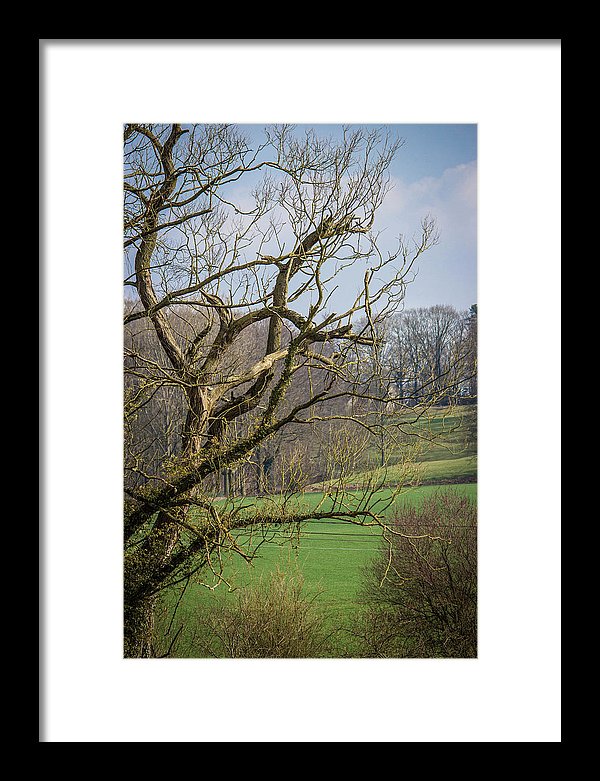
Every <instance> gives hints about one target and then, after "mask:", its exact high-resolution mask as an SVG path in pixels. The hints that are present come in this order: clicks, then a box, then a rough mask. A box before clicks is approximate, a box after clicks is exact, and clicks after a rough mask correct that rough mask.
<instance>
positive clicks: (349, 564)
mask: <svg viewBox="0 0 600 781" xmlns="http://www.w3.org/2000/svg"><path fill="white" fill-rule="evenodd" d="M445 488H448V486H444V487H442V486H435V485H424V486H418V487H409V488H406V489H405V490H404V491H403V492H402V493H401V494H400V495H399V496H397V497H395V498H394V499H393V500H392V491H391V490H386V489H382V490H381V491H379V493H378V496H377V499H378V500H379V501H380V503H381V508H382V512H385V514H386V515H387V517H389V518H391V517H392V516H393V514H394V512H395V510H396V509H397V506H398V505H399V504H402V503H407V504H419V503H420V502H422V501H423V499H424V498H425V497H427V496H431V494H432V493H434V492H435V491H439V490H444V489H445ZM452 490H455V491H458V492H460V493H461V494H463V495H466V496H468V497H469V498H470V499H472V500H473V501H476V492H477V486H476V484H475V483H464V484H460V485H455V486H452ZM355 493H356V496H355V497H354V498H355V501H356V502H360V500H361V498H362V497H361V495H360V492H355ZM298 501H299V502H301V503H302V506H303V507H304V508H309V511H310V508H316V507H317V506H322V505H323V501H324V497H323V494H322V493H321V492H311V493H305V494H303V495H302V496H301V497H300V498H299V499H298ZM251 535H252V539H251ZM259 535H261V536H259ZM259 535H257V532H256V531H255V532H250V531H247V530H242V531H239V532H238V533H237V537H238V541H239V542H240V543H241V544H244V543H248V542H250V541H252V542H253V543H255V544H257V543H260V545H259V547H258V550H257V553H256V556H255V558H254V559H253V560H252V561H251V562H246V561H244V559H242V558H241V557H240V556H239V555H238V554H236V553H228V554H224V556H223V565H224V566H223V576H224V578H225V580H226V581H227V584H228V585H226V584H225V583H221V585H219V586H218V587H217V588H216V589H214V590H211V589H210V588H207V586H206V585H202V584H200V583H199V582H190V583H188V585H187V586H186V587H185V589H184V588H183V587H174V588H173V589H171V590H170V591H169V592H167V593H166V594H165V596H164V598H163V602H162V607H163V610H162V611H160V614H159V619H158V634H159V636H160V637H159V641H160V643H161V644H162V645H164V646H167V645H168V644H169V640H170V638H172V637H174V635H175V633H177V632H179V635H178V637H177V643H176V646H174V653H173V655H175V656H178V657H198V656H203V655H205V654H203V653H202V650H201V648H199V647H198V643H197V637H198V635H201V634H202V622H203V616H204V615H205V614H206V611H210V609H211V608H212V607H214V606H215V605H218V604H224V603H225V604H226V603H227V602H228V601H229V602H231V601H232V600H235V599H236V597H237V593H238V590H240V589H245V588H247V587H248V586H252V585H257V584H260V583H264V582H266V580H267V579H268V577H269V575H270V574H271V573H273V572H276V571H277V570H280V571H283V572H285V573H288V574H290V575H292V576H293V577H295V578H296V579H297V578H301V579H302V581H303V584H304V585H303V593H304V594H305V596H306V597H308V598H311V599H314V601H315V605H316V606H318V607H319V608H320V609H321V610H322V611H323V612H324V613H325V614H326V616H327V624H328V625H329V627H330V629H331V632H332V643H331V650H330V653H331V655H333V656H352V655H353V649H354V646H353V639H352V635H351V633H350V632H349V631H348V627H350V626H351V622H352V618H353V616H354V615H355V614H356V611H357V609H359V608H360V590H361V584H362V578H363V571H364V568H365V567H366V566H367V565H368V564H369V562H370V561H371V560H372V558H373V557H374V556H375V555H376V554H377V552H378V551H379V550H380V549H381V546H382V539H381V528H380V527H379V526H360V525H354V524H350V523H346V522H343V521H340V520H314V521H307V522H305V523H303V524H302V525H301V527H300V528H299V529H298V528H297V527H294V529H293V530H290V529H286V528H283V527H279V528H275V529H269V530H268V531H264V532H260V533H259ZM203 574H204V575H205V574H206V573H203ZM209 585H210V584H209Z"/></svg>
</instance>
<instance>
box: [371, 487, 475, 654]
mask: <svg viewBox="0 0 600 781" xmlns="http://www.w3.org/2000/svg"><path fill="white" fill-rule="evenodd" d="M392 528H393V531H394V534H392V535H390V540H389V545H388V546H386V548H385V550H382V552H381V553H380V554H379V555H378V556H377V557H376V559H375V560H374V561H373V563H372V564H371V565H370V566H369V567H368V568H367V569H366V571H365V585H364V589H363V597H364V599H365V603H366V609H365V612H364V614H363V616H362V618H361V621H360V626H359V628H358V629H357V633H358V634H359V635H360V637H361V640H362V643H363V655H364V656H369V657H418V658H423V657H428V658H430V657H443V658H447V657H455V658H456V657H458V658H467V657H469V658H472V657H475V656H477V510H476V506H475V504H474V503H473V502H471V501H470V500H469V499H468V498H466V497H464V496H461V495H459V494H457V493H455V492H453V491H451V490H446V491H440V492H437V493H436V494H435V495H434V496H433V497H432V498H430V499H428V500H426V501H425V502H424V503H423V505H422V506H421V507H408V506H407V507H404V508H403V509H402V510H401V511H400V512H399V513H398V514H397V516H396V517H395V519H394V522H393V527H392Z"/></svg>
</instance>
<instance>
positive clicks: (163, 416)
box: [123, 123, 477, 659]
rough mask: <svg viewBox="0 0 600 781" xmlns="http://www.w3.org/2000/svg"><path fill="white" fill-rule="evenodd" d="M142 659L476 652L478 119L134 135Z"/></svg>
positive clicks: (131, 538) (188, 128) (128, 336)
mask: <svg viewBox="0 0 600 781" xmlns="http://www.w3.org/2000/svg"><path fill="white" fill-rule="evenodd" d="M123 161H124V179H123V197H124V253H125V264H124V266H125V268H124V271H125V278H124V339H123V348H124V363H123V366H124V380H123V388H124V429H123V430H124V531H125V533H124V614H123V629H124V631H123V634H124V652H123V653H124V657H126V658H162V659H164V658H190V657H191V658H216V657H226V658H282V657H283V658H476V657H477V300H476V294H477V284H476V272H477V268H476V267H477V247H476V244H477V230H476V226H477V216H476V208H477V126H476V125H474V124H449V125H445V124H440V125H382V126H381V125H380V126H374V125H358V126H355V125H320V124H315V125H268V124H266V125H260V124H252V125H234V124H179V123H172V124H137V123H127V124H125V126H124V158H123Z"/></svg>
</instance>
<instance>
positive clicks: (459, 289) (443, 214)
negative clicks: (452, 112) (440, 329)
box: [240, 124, 477, 310]
mask: <svg viewBox="0 0 600 781" xmlns="http://www.w3.org/2000/svg"><path fill="white" fill-rule="evenodd" d="M240 127H241V128H243V129H244V130H245V131H246V132H247V133H248V135H249V136H250V137H251V138H253V139H257V140H260V139H261V138H262V129H263V126H262V125H245V126H240ZM306 127H309V126H307V125H297V128H298V130H299V131H301V130H303V129H304V128H306ZM312 127H314V128H317V129H318V130H320V131H322V132H323V133H324V134H327V135H334V136H335V135H338V134H339V133H340V127H341V126H340V125H327V124H322V125H313V126H312ZM363 127H368V126H363ZM386 127H388V128H389V129H391V130H392V131H394V132H395V133H397V134H398V135H399V136H400V137H401V138H403V139H404V142H405V143H404V145H403V146H402V147H401V148H400V150H399V151H398V153H397V155H396V158H395V159H394V161H393V163H392V165H391V167H390V170H389V173H390V176H391V184H392V189H391V191H390V192H389V193H388V195H387V197H386V200H385V202H384V203H383V205H382V206H381V208H380V210H379V213H378V215H377V220H376V223H375V226H374V227H375V228H378V229H380V230H382V247H383V248H384V249H385V248H388V247H389V248H390V250H391V249H392V248H393V247H394V246H395V238H396V237H397V236H398V235H399V234H402V235H403V236H404V237H406V238H410V237H412V236H413V235H415V234H418V232H419V228H420V223H421V219H422V218H423V217H425V216H426V215H431V216H433V217H434V218H435V220H436V224H437V228H438V231H439V234H440V239H439V243H438V244H437V245H436V246H434V247H432V248H430V249H429V250H427V252H426V253H424V254H423V255H422V256H421V257H420V258H419V261H418V265H417V268H416V270H417V275H416V278H415V279H414V281H412V282H411V284H410V285H409V286H408V287H407V290H406V296H405V300H404V306H405V308H416V307H428V306H433V305H435V304H449V305H451V306H454V307H455V308H456V309H458V310H466V309H468V308H469V307H470V306H471V305H472V304H474V303H476V302H477V125H475V124H410V125H404V124H394V125H388V126H386ZM351 286H352V279H351V278H350V277H345V278H344V279H340V280H339V291H338V293H337V294H336V298H335V299H332V304H333V305H334V307H335V306H338V307H341V306H343V304H344V303H345V302H346V301H347V300H348V299H349V298H351V297H352V294H353V292H354V290H350V289H349V288H350V287H351Z"/></svg>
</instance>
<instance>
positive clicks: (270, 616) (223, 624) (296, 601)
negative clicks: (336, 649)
mask: <svg viewBox="0 0 600 781" xmlns="http://www.w3.org/2000/svg"><path fill="white" fill-rule="evenodd" d="M303 589H304V582H303V579H302V577H301V575H298V574H296V575H289V574H286V573H283V572H281V571H280V570H277V571H275V572H274V573H272V574H271V575H270V577H269V578H268V579H267V580H263V579H261V580H259V582H258V584H257V585H255V586H249V587H248V588H245V589H241V590H240V591H239V592H238V594H237V596H236V598H235V601H234V602H233V604H231V603H229V602H226V601H224V600H222V601H220V602H218V603H217V604H216V605H215V606H214V607H213V608H212V609H211V610H210V611H209V613H208V614H206V615H205V616H203V617H202V627H201V630H200V631H199V633H198V635H197V638H196V644H197V646H201V647H202V649H203V653H202V655H206V656H217V657H233V658H279V657H286V658H310V657H318V656H323V655H324V654H325V653H326V647H327V641H328V634H327V632H326V630H325V628H324V617H323V615H322V614H321V612H320V611H319V610H318V609H317V607H316V605H315V599H316V596H317V595H315V596H313V597H308V596H306V595H305V594H304V593H303ZM201 638H202V639H201Z"/></svg>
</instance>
